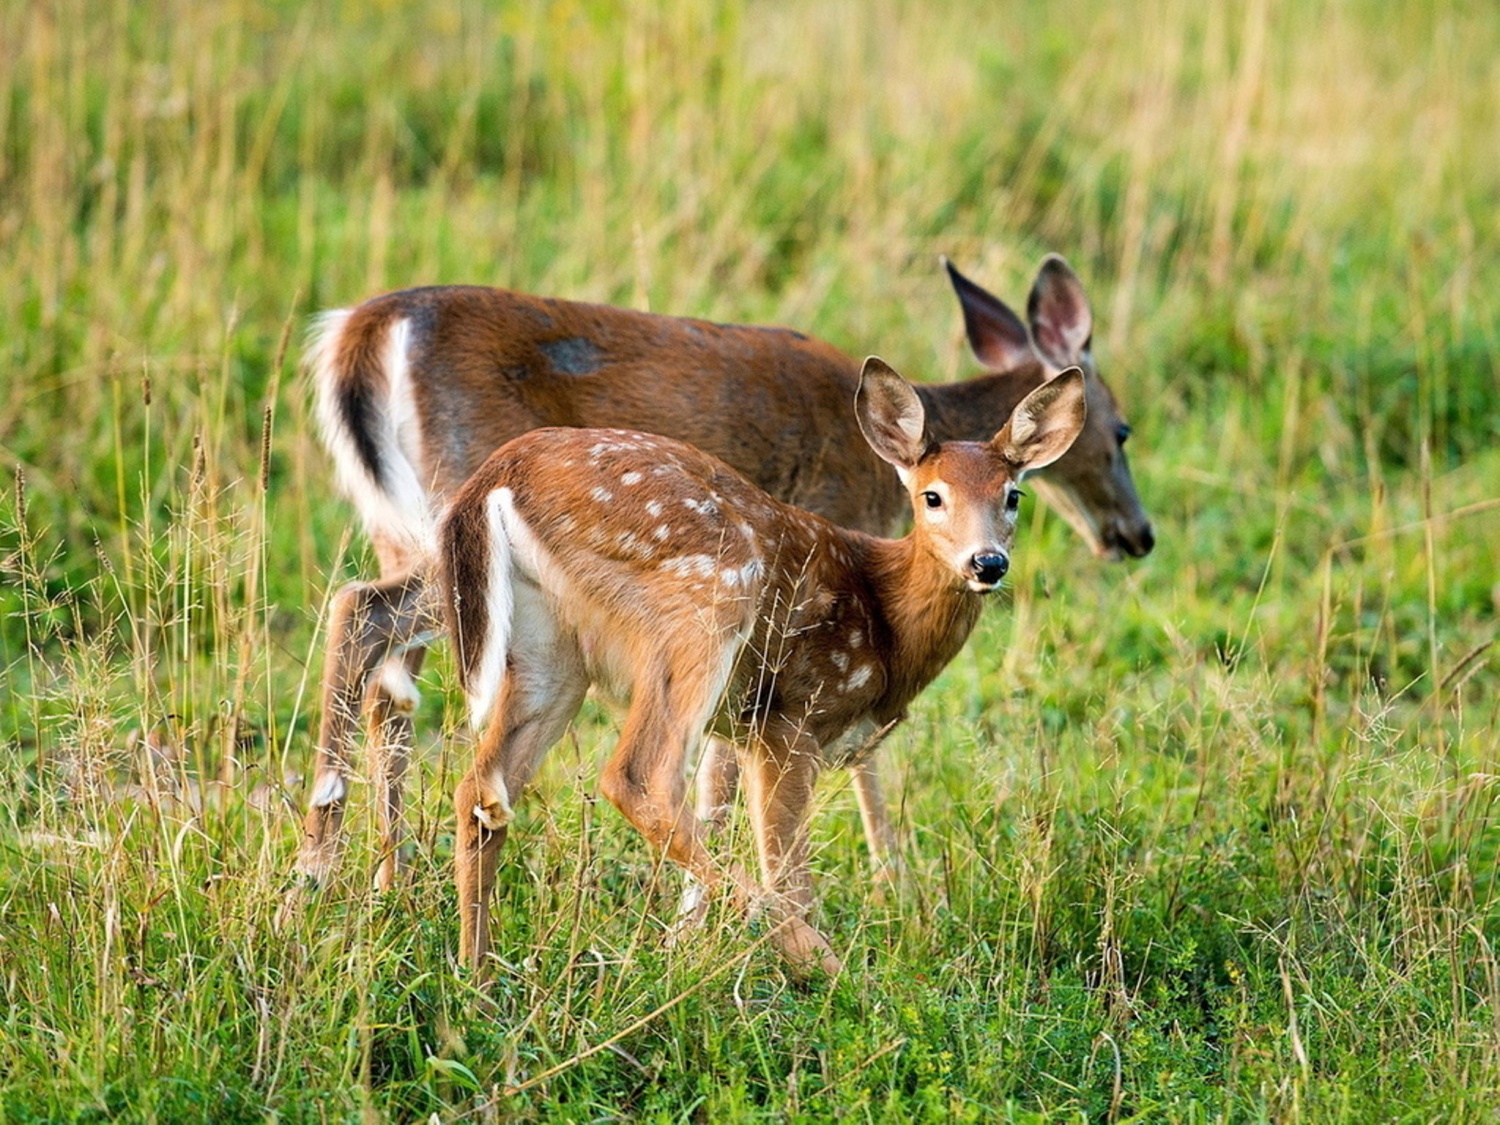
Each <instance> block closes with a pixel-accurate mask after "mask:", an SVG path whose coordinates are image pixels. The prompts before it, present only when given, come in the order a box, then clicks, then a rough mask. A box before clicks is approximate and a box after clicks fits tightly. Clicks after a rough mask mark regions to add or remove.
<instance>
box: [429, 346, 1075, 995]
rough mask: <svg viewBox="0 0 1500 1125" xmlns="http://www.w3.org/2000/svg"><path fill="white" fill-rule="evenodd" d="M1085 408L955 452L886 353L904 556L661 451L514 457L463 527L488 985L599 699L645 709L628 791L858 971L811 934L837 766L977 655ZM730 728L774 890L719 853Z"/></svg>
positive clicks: (885, 433) (470, 820)
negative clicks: (827, 804) (1031, 476)
mask: <svg viewBox="0 0 1500 1125" xmlns="http://www.w3.org/2000/svg"><path fill="white" fill-rule="evenodd" d="M1085 399H1086V388H1085V381H1084V376H1083V374H1082V373H1081V372H1080V371H1078V370H1076V369H1073V370H1069V371H1066V372H1064V373H1062V374H1061V375H1059V376H1058V377H1056V378H1055V379H1052V380H1050V381H1048V382H1046V383H1044V384H1043V385H1042V386H1041V387H1039V388H1037V389H1036V390H1034V391H1032V392H1031V393H1030V394H1029V395H1027V396H1026V398H1025V399H1023V400H1022V401H1021V403H1020V404H1019V405H1018V406H1017V407H1016V408H1015V411H1014V412H1013V413H1012V414H1011V416H1010V418H1009V420H1008V421H1007V422H1006V423H1005V425H1004V426H1003V427H1002V428H1001V429H1000V432H999V433H997V434H995V435H994V436H993V437H992V438H991V439H990V440H989V441H986V442H972V441H949V442H941V443H940V442H938V441H937V440H936V438H935V437H934V435H933V432H932V430H931V428H930V425H929V420H928V418H927V412H926V410H925V409H924V405H923V402H922V398H921V396H920V394H919V393H918V392H917V391H916V390H915V389H913V388H912V387H911V386H910V385H909V384H908V383H906V381H905V380H903V379H902V378H901V377H900V376H899V375H897V374H896V373H895V372H894V371H892V370H891V369H890V368H889V367H887V366H886V365H885V364H884V363H882V362H881V361H880V360H879V359H876V358H874V357H872V358H870V359H868V360H866V361H865V365H864V370H863V372H862V376H861V380H860V383H859V388H858V393H857V396H856V398H855V413H856V415H857V419H858V424H859V429H860V431H861V433H862V434H863V435H864V439H865V440H866V441H867V442H868V444H869V447H870V448H871V450H872V451H873V452H874V453H875V454H876V455H877V456H878V457H879V458H881V459H882V460H885V461H888V462H889V463H890V464H892V465H894V466H895V468H896V472H897V474H898V475H899V478H900V482H901V484H902V485H903V486H904V492H905V493H906V495H907V497H908V501H909V504H910V507H911V509H912V510H913V513H914V522H913V527H912V530H911V532H910V533H909V534H908V535H907V536H906V537H905V538H904V539H899V540H891V539H879V538H876V537H874V536H871V535H867V534H865V533H864V532H861V531H851V530H846V529H844V528H841V527H838V526H837V525H835V524H832V523H830V522H828V521H827V520H825V519H823V518H821V517H820V516H816V515H813V514H811V513H808V512H805V511H802V510H800V509H798V508H794V507H792V506H791V505H788V504H784V503H781V502H780V501H778V500H775V499H773V498H772V497H771V496H769V495H767V494H766V493H764V492H762V491H761V490H760V489H758V488H756V487H755V486H754V485H753V484H751V483H750V482H749V481H748V480H746V479H745V478H744V477H742V476H741V475H740V474H739V473H737V472H735V471H734V470H733V469H731V468H730V467H729V466H728V465H726V464H724V463H723V462H722V461H720V460H718V459H717V458H714V457H711V456H709V455H708V454H706V453H703V452H700V451H699V450H697V449H695V448H693V447H692V446H690V445H685V444H683V443H682V442H679V441H673V440H671V439H668V438H663V437H658V436H654V435H649V434H642V433H635V432H632V431H625V430H578V429H543V430H537V431H534V432H532V433H529V434H526V435H525V436H523V437H520V438H517V439H516V440H515V441H512V442H511V443H509V444H508V445H506V446H505V447H503V448H502V449H500V450H499V451H498V452H496V453H495V454H494V455H493V456H492V457H490V458H489V460H487V461H486V462H485V463H484V464H483V465H482V466H481V467H480V469H479V471H478V472H477V473H475V474H474V476H473V477H472V478H471V479H470V480H469V481H468V483H466V484H465V485H464V486H463V487H462V488H461V489H460V490H459V491H458V493H457V495H456V496H455V497H454V499H453V504H452V506H451V508H450V509H449V511H448V513H447V515H446V516H445V517H444V518H443V521H442V524H441V526H440V528H439V532H438V539H439V558H440V563H441V570H440V575H441V577H440V580H439V581H440V585H441V589H442V593H443V595H444V599H445V602H446V607H447V616H448V622H449V627H450V630H451V632H452V633H453V635H454V637H455V638H456V641H457V644H458V651H459V669H460V677H461V680H462V682H463V686H464V690H465V692H466V694H467V697H468V700H469V706H470V720H471V723H472V724H473V725H474V726H475V727H476V728H478V729H480V730H481V732H482V733H481V734H480V738H479V743H478V747H477V749H476V753H475V761H474V765H473V768H472V769H471V770H470V771H469V772H468V774H467V775H465V777H464V778H463V780H462V781H460V783H459V785H458V792H457V795H456V805H457V810H458V836H457V844H456V853H457V878H458V903H459V910H460V915H461V917H460V925H459V932H460V943H459V944H460V958H461V960H462V961H464V962H466V963H468V964H470V965H472V966H474V967H476V968H477V967H478V966H479V965H480V963H481V961H482V959H483V957H484V955H485V952H486V950H487V944H488V943H487V930H488V918H489V900H490V895H491V891H492V889H493V886H494V882H495V873H496V868H497V865H498V854H499V850H500V845H501V844H502V843H503V842H504V840H505V836H506V831H507V826H508V825H509V823H510V821H511V817H512V803H513V802H514V801H515V800H516V799H518V798H519V797H520V795H521V792H522V790H523V789H524V788H525V787H526V784H527V782H528V781H529V780H530V778H531V776H532V774H533V773H534V771H535V770H536V768H537V766H538V764H539V763H540V761H541V759H542V756H543V755H544V754H545V752H546V751H547V749H548V748H549V747H550V746H551V745H552V744H553V743H554V742H555V741H556V740H557V739H558V738H560V737H561V735H562V733H563V731H564V730H565V729H566V727H567V725H568V723H569V721H570V720H571V719H572V718H573V716H574V715H575V714H576V713H577V711H578V708H579V706H580V705H581V704H582V702H583V698H584V695H585V693H586V692H587V691H588V689H589V688H590V686H593V685H596V684H597V685H599V686H601V687H602V688H603V689H604V690H605V693H606V694H607V695H613V696H616V697H620V698H628V700H629V709H628V711H627V714H626V717H625V722H624V726H623V729H622V732H621V734H620V741H619V744H618V746H617V748H616V749H615V752H614V754H613V755H612V756H611V758H610V759H609V762H608V764H607V765H606V766H605V767H604V771H603V774H602V776H601V778H600V783H599V787H600V789H601V791H602V792H603V793H604V795H605V796H606V797H607V798H608V799H609V800H610V801H611V802H612V803H613V804H614V805H615V806H616V807H617V808H618V809H619V810H620V811H621V812H622V813H623V814H624V815H625V817H626V819H628V820H629V821H630V822H631V823H632V824H633V825H635V827H636V828H637V829H639V830H640V832H641V833H642V835H644V836H645V837H646V839H647V840H648V841H649V842H650V843H651V844H652V845H653V846H654V847H655V848H656V849H657V850H658V851H659V852H661V853H662V854H663V855H665V856H666V857H667V858H668V859H671V860H673V861H674V862H675V863H677V864H679V865H681V866H682V867H683V868H684V869H686V870H687V871H688V872H689V873H690V874H691V875H692V876H693V877H694V878H695V879H696V880H697V881H698V882H699V883H700V884H702V885H705V886H712V885H713V884H715V883H717V882H719V881H720V880H721V878H727V879H728V880H729V884H730V887H731V888H732V890H733V891H734V893H735V896H736V898H737V899H738V900H739V902H740V903H741V905H743V906H749V905H750V904H751V903H752V902H754V901H756V900H757V899H758V898H763V899H764V902H765V905H766V906H767V908H768V910H769V913H770V921H771V924H772V927H771V934H772V940H773V942H775V943H776V945H777V946H778V948H779V949H780V950H781V951H782V953H783V954H784V955H785V956H786V957H787V959H788V960H789V961H790V962H791V965H792V967H793V968H794V969H795V970H797V971H801V972H806V971H809V970H818V969H821V970H824V971H826V972H830V973H832V972H837V971H838V968H839V962H838V958H837V957H836V956H835V955H834V953H833V950H832V948H831V947H830V946H829V944H828V942H827V941H826V940H825V939H824V937H823V935H822V934H820V933H819V932H818V931H817V930H816V929H815V928H814V927H813V925H812V924H811V923H810V922H809V921H808V913H809V911H810V908H811V905H812V888H811V880H810V876H809V872H808V845H807V813H808V805H809V800H810V798H811V794H812V789H813V783H814V781H815V780H816V777H817V775H818V771H819V770H820V768H821V767H822V766H823V765H824V764H825V763H834V764H837V763H838V762H839V761H840V759H841V757H842V756H843V755H844V754H846V753H848V752H850V751H853V752H855V753H858V752H859V751H861V750H862V749H867V748H868V747H869V746H870V745H871V744H872V742H873V741H878V739H879V738H880V737H881V736H883V735H884V734H885V733H886V732H887V731H889V730H890V728H891V727H892V726H894V725H895V724H896V723H897V722H899V721H900V720H901V718H902V717H903V716H904V714H905V712H906V707H907V705H908V704H909V703H910V702H911V701H912V699H913V698H914V697H915V696H916V695H917V693H918V692H920V691H921V690H922V689H923V688H924V687H926V686H927V684H928V683H930V682H931V680H932V679H933V677H934V676H936V675H937V674H938V672H940V671H941V670H942V668H943V667H944V666H945V665H946V664H947V663H948V661H949V660H951V659H952V658H953V656H954V655H955V654H956V653H957V652H958V650H959V648H960V647H962V645H963V643H964V641H965V640H966V639H967V638H968V635H969V632H970V631H971V630H972V629H973V627H974V624H975V622H976V621H977V620H978V617H979V610H980V606H981V603H982V601H983V596H984V595H985V594H987V593H989V592H990V591H991V590H994V589H995V588H996V587H997V586H998V585H999V584H1000V581H1001V579H1002V578H1003V577H1004V575H1005V573H1006V570H1007V568H1008V567H1009V565H1010V550H1011V543H1012V540H1013V539H1014V537H1015V530H1016V511H1017V508H1018V506H1019V502H1020V497H1021V493H1020V491H1019V489H1018V487H1017V486H1018V483H1019V481H1020V479H1021V477H1022V476H1023V474H1025V473H1026V472H1027V471H1029V470H1032V469H1039V468H1042V467H1043V466H1045V465H1047V464H1050V463H1051V462H1053V461H1055V460H1056V459H1057V458H1058V457H1059V456H1060V455H1061V454H1062V453H1063V452H1064V451H1066V450H1067V448H1068V446H1069V445H1070V444H1071V443H1072V442H1073V440H1074V439H1075V438H1076V437H1077V436H1078V433H1079V431H1080V430H1081V429H1082V428H1083V425H1084V419H1085V413H1086V405H1085ZM884 472H885V475H889V470H885V471H884ZM705 730H712V731H713V733H715V734H716V735H718V736H720V737H722V738H725V739H729V740H732V741H733V742H734V743H735V744H736V746H737V747H738V748H739V749H740V754H741V766H742V769H743V771H744V776H745V780H746V788H747V790H748V794H749V808H750V816H751V823H752V825H753V828H754V835H755V842H756V848H757V852H758V855H759V861H760V872H761V882H760V884H759V886H757V885H756V883H755V882H754V881H753V880H752V879H751V878H750V876H749V875H748V874H747V873H745V872H744V871H742V870H740V869H739V868H738V867H736V866H734V865H732V864H731V865H729V866H727V867H725V868H721V867H720V865H719V864H717V863H716V862H715V860H714V859H713V858H711V856H710V854H709V852H708V850H707V849H706V848H705V847H704V840H703V834H704V831H705V828H704V825H703V824H702V823H701V821H700V820H699V819H698V817H697V816H696V815H695V813H694V812H693V810H692V809H691V808H690V807H689V802H688V799H687V795H686V793H685V787H686V781H685V778H684V768H683V767H684V762H685V761H686V759H687V757H688V755H689V754H690V753H691V751H692V750H693V748H694V746H695V745H696V744H697V742H698V741H699V740H700V739H701V738H702V737H703V735H704V732H705ZM703 908H704V904H703V903H700V904H699V909H700V910H701V909H703Z"/></svg>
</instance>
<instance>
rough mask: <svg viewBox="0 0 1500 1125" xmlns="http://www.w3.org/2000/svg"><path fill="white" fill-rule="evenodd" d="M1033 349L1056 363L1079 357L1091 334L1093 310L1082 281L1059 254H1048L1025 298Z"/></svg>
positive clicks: (1068, 364)
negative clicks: (1033, 343)
mask: <svg viewBox="0 0 1500 1125" xmlns="http://www.w3.org/2000/svg"><path fill="white" fill-rule="evenodd" d="M1026 315H1027V317H1029V318H1030V320H1031V338H1032V339H1033V340H1034V341H1036V349H1037V351H1039V352H1041V353H1042V355H1044V356H1046V357H1047V359H1048V360H1049V361H1050V362H1051V363H1052V364H1053V365H1055V366H1057V367H1071V366H1072V365H1074V364H1076V363H1079V362H1080V361H1082V359H1083V356H1084V353H1085V352H1087V351H1088V350H1089V341H1090V340H1092V339H1093V336H1094V314H1093V312H1092V311H1091V310H1090V309H1089V299H1088V297H1086V296H1085V295H1084V292H1083V282H1081V281H1079V280H1078V275H1077V274H1076V273H1074V272H1073V270H1072V267H1070V266H1069V265H1068V263H1067V262H1066V261H1064V260H1063V258H1062V256H1061V255H1060V254H1048V255H1047V257H1046V260H1045V261H1043V262H1042V268H1041V269H1040V270H1038V271H1037V275H1036V282H1035V283H1034V284H1033V285H1032V287H1031V296H1030V298H1028V299H1027V301H1026Z"/></svg>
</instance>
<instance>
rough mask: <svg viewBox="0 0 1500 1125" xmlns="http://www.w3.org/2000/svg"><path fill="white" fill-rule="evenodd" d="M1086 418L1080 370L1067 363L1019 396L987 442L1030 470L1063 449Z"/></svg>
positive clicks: (1069, 443) (1086, 407) (1046, 461)
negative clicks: (1044, 381) (1049, 378)
mask: <svg viewBox="0 0 1500 1125" xmlns="http://www.w3.org/2000/svg"><path fill="white" fill-rule="evenodd" d="M1087 419H1088V403H1087V401H1086V392H1085V390H1084V385H1083V372H1082V371H1080V370H1079V369H1078V368H1076V367H1070V368H1068V369H1067V370H1066V371H1064V372H1063V373H1062V374H1061V375H1059V376H1058V377H1057V378H1055V379H1052V380H1050V381H1048V382H1046V383H1043V384H1042V385H1041V386H1040V387H1038V388H1037V389H1036V390H1034V391H1032V392H1031V393H1030V394H1029V395H1027V396H1026V397H1025V398H1023V399H1022V400H1021V402H1020V404H1019V405H1018V406H1017V407H1016V408H1015V410H1013V411H1011V415H1010V419H1009V421H1007V422H1006V423H1005V425H1004V426H1003V427H1001V430H1000V432H999V433H998V434H996V435H995V436H994V438H992V439H991V443H990V444H991V445H993V446H994V447H995V448H996V449H998V450H999V451H1000V454H1001V456H1003V457H1004V458H1005V459H1006V460H1007V461H1009V462H1010V463H1011V464H1012V465H1014V466H1015V467H1016V468H1017V469H1018V470H1019V471H1021V472H1023V473H1027V472H1031V471H1032V470H1033V469H1040V468H1043V467H1044V466H1047V465H1050V464H1052V462H1054V461H1056V460H1057V459H1058V458H1059V457H1061V456H1062V455H1063V454H1064V453H1066V452H1067V451H1068V449H1069V448H1070V447H1071V446H1072V444H1073V439H1074V438H1076V437H1077V436H1078V435H1079V433H1081V432H1082V430H1083V424H1084V422H1085V421H1086V420H1087Z"/></svg>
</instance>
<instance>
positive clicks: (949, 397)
mask: <svg viewBox="0 0 1500 1125" xmlns="http://www.w3.org/2000/svg"><path fill="white" fill-rule="evenodd" d="M1046 381H1047V373H1046V371H1045V369H1044V368H1043V367H1042V365H1041V364H1040V363H1029V364H1027V365H1025V366H1024V367H1018V368H1015V369H1013V370H1011V371H1002V372H998V373H992V374H989V375H981V376H979V377H978V378H975V379H965V380H964V381H963V382H960V383H915V384H913V386H914V387H915V389H916V392H917V397H918V398H920V399H921V400H922V409H923V410H924V411H925V412H926V414H927V427H928V432H929V433H930V434H931V435H932V437H933V438H934V439H935V440H937V441H985V440H988V439H989V438H990V437H993V436H994V433H995V431H996V430H998V429H999V428H1000V427H1001V426H1003V425H1004V424H1005V420H1006V419H1007V418H1009V417H1010V414H1011V411H1013V410H1014V409H1015V408H1016V406H1017V405H1018V404H1019V403H1020V401H1021V400H1022V399H1023V398H1025V397H1026V396H1027V395H1028V394H1030V393H1031V392H1032V391H1034V390H1036V389H1037V388H1038V387H1040V386H1041V385H1042V384H1043V383H1045V382H1046Z"/></svg>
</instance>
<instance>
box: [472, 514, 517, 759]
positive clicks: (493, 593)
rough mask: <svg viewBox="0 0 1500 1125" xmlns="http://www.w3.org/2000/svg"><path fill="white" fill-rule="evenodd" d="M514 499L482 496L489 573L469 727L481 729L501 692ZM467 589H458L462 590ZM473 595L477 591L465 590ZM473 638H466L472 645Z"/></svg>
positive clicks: (510, 599)
mask: <svg viewBox="0 0 1500 1125" xmlns="http://www.w3.org/2000/svg"><path fill="white" fill-rule="evenodd" d="M514 501H515V498H514V497H513V496H512V495H511V491H510V489H508V488H499V489H496V490H495V491H494V492H492V493H490V494H489V496H487V497H486V498H485V505H484V507H485V515H486V516H487V517H488V518H487V519H486V521H485V522H486V526H487V528H488V531H489V536H488V538H489V542H488V544H487V546H488V548H489V563H490V565H489V573H488V575H487V581H486V583H485V590H484V599H485V609H486V617H485V620H486V632H485V635H484V636H483V637H482V638H478V643H480V644H481V645H482V646H483V647H482V648H481V649H480V654H479V671H478V672H477V673H476V674H475V675H474V677H473V678H472V679H471V681H470V683H469V684H468V696H469V726H470V727H472V728H473V729H474V730H476V731H479V730H483V729H484V726H485V724H486V723H487V722H488V721H489V718H490V712H491V711H493V710H494V708H495V700H496V699H497V698H498V697H499V694H500V685H501V683H502V682H503V681H504V679H505V654H506V652H507V650H508V649H509V648H510V627H511V615H512V612H513V610H514V608H515V589H514V587H513V585H512V584H513V583H514V581H515V575H514V574H513V573H512V571H513V566H514V561H513V559H512V551H511V538H510V535H511V533H510V529H509V527H508V526H507V522H508V519H509V518H511V517H514V516H515V504H514ZM465 592H466V591H460V593H465ZM467 593H468V594H469V595H470V596H471V597H472V596H474V594H475V593H476V591H472V590H470V591H467ZM475 640H476V638H472V637H471V638H466V639H465V643H466V644H473V643H474V642H475Z"/></svg>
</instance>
